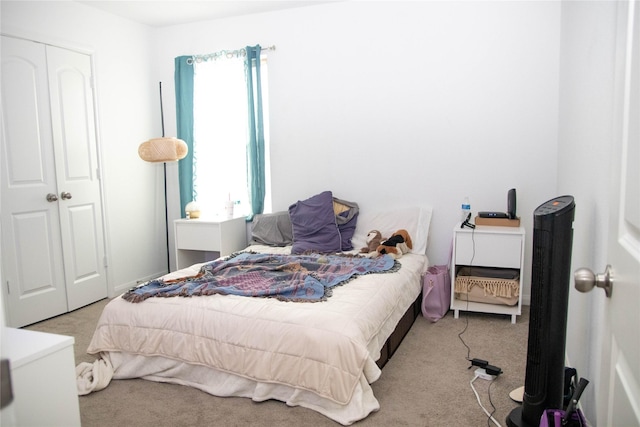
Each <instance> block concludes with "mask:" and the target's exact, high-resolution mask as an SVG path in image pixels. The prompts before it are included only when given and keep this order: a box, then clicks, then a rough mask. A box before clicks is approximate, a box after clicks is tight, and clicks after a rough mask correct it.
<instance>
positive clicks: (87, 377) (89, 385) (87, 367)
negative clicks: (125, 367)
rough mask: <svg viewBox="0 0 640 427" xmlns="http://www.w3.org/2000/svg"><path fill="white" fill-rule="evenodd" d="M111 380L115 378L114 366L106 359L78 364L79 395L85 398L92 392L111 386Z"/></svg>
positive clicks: (77, 381)
mask: <svg viewBox="0 0 640 427" xmlns="http://www.w3.org/2000/svg"><path fill="white" fill-rule="evenodd" d="M111 378H113V366H111V362H109V361H108V360H106V359H98V360H96V361H95V362H93V363H89V362H83V363H80V364H78V366H76V384H77V386H78V395H80V396H84V395H85V394H89V393H91V392H92V391H99V390H102V389H103V388H105V387H106V386H108V385H109V383H110V382H111Z"/></svg>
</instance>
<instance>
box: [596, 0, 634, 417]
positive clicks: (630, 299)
mask: <svg viewBox="0 0 640 427" xmlns="http://www.w3.org/2000/svg"><path fill="white" fill-rule="evenodd" d="M618 5H619V7H620V8H621V10H620V20H619V22H618V25H619V28H621V29H622V30H621V31H620V32H619V34H621V35H623V36H624V37H621V38H620V46H619V48H620V49H619V51H618V54H619V55H618V57H617V58H618V59H619V62H618V63H619V65H620V68H619V69H618V71H620V72H619V73H618V76H619V77H620V80H619V83H618V85H617V87H616V98H615V99H616V102H617V103H618V105H617V106H616V108H618V110H617V113H616V123H615V126H616V129H615V132H614V133H615V134H616V138H615V141H614V147H615V149H614V153H613V157H612V158H613V163H612V171H613V174H614V179H613V180H614V184H613V186H612V194H611V219H610V226H609V245H608V246H609V252H608V258H609V263H610V264H611V268H612V276H613V288H612V294H611V298H610V299H607V304H608V307H607V308H606V310H607V312H608V319H607V320H608V322H607V324H606V325H605V327H604V329H605V334H604V337H605V338H604V342H605V348H604V357H603V360H604V361H605V363H606V362H607V361H608V362H609V365H610V369H608V370H607V369H603V377H602V381H601V382H600V384H597V385H596V386H597V387H598V389H597V392H598V394H597V396H599V398H598V399H597V400H598V425H599V426H612V427H617V426H621V427H633V426H640V4H639V3H638V2H637V1H630V2H619V3H618ZM602 268H603V269H604V266H603V267H602ZM594 292H595V291H594ZM597 292H600V291H599V290H598V291H597Z"/></svg>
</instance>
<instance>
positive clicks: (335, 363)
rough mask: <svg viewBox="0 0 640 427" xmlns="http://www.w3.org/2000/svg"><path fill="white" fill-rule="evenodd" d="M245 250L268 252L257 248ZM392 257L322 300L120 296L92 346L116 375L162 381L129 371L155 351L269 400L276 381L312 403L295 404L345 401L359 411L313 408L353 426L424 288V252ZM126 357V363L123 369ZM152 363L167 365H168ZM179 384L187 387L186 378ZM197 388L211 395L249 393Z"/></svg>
mask: <svg viewBox="0 0 640 427" xmlns="http://www.w3.org/2000/svg"><path fill="white" fill-rule="evenodd" d="M250 249H252V250H258V251H271V252H273V251H274V248H266V247H255V246H254V247H251V248H250ZM287 249H288V248H284V249H279V250H278V251H287ZM398 261H399V262H400V263H401V264H402V268H400V270H399V271H398V272H397V273H384V274H368V275H365V276H361V277H359V278H357V279H356V280H352V281H351V282H349V283H347V284H345V285H343V286H339V287H337V288H335V289H334V291H333V296H332V297H330V298H328V300H327V301H325V302H316V303H295V302H283V301H279V300H276V299H270V298H251V297H243V296H234V295H224V296H223V295H213V296H207V297H191V298H182V297H173V298H149V299H147V300H145V301H144V302H142V303H137V304H133V303H130V302H127V301H125V300H123V299H122V298H116V299H114V300H113V301H111V302H110V303H109V304H108V305H107V306H106V307H105V309H104V312H103V314H102V316H101V318H100V320H99V322H98V325H97V328H96V331H95V333H94V336H93V339H92V341H91V343H90V345H89V349H88V352H89V353H91V354H98V353H102V356H103V357H106V358H109V360H110V363H112V364H113V368H114V378H123V377H124V378H131V377H136V376H143V377H149V379H156V380H158V379H157V378H153V377H154V373H153V372H148V371H145V372H136V371H137V370H138V368H135V369H132V368H131V366H143V365H144V364H143V363H140V362H141V360H140V358H139V357H137V356H138V355H142V356H145V357H151V358H152V359H153V358H155V357H159V358H160V359H161V360H162V361H163V363H164V364H166V363H167V361H169V363H172V362H171V361H174V362H175V364H174V367H175V369H176V371H177V370H178V368H177V366H179V367H180V369H185V367H192V368H193V369H194V370H196V371H197V370H198V369H203V368H205V369H206V370H208V371H210V370H211V369H213V370H214V371H216V372H220V373H221V374H224V373H226V374H232V375H233V376H237V377H240V378H242V379H245V380H249V381H251V382H252V383H253V384H262V385H269V386H272V389H273V390H276V391H273V392H272V393H271V395H268V396H265V398H276V399H280V400H285V401H287V399H285V398H283V397H282V387H280V386H284V388H285V389H291V390H294V391H297V392H301V393H303V395H309V396H312V397H313V399H312V400H314V403H313V404H305V402H304V400H305V399H302V401H298V402H295V404H300V405H302V406H307V407H312V409H315V410H319V409H318V408H317V407H314V406H318V403H317V402H325V403H326V406H327V407H328V408H338V411H337V412H341V410H340V408H341V407H345V408H348V407H350V405H357V406H360V407H362V409H358V410H357V411H356V413H355V414H354V413H353V411H351V410H349V411H347V412H348V413H349V415H348V416H346V418H344V417H343V416H342V415H334V412H335V411H333V410H325V411H323V410H321V409H322V408H320V410H319V411H320V412H322V413H324V414H325V415H327V416H329V417H331V418H334V419H335V420H336V421H338V422H341V423H343V424H350V423H352V422H354V421H356V420H357V419H360V418H364V417H366V415H368V413H369V412H371V410H376V409H377V407H375V405H374V406H372V405H370V404H368V405H363V404H362V403H360V402H359V401H360V400H361V399H362V398H363V397H362V395H363V394H364V395H368V394H370V398H372V397H373V394H372V392H371V390H370V386H369V384H370V383H372V382H374V381H375V380H377V379H378V377H379V376H380V373H381V371H380V369H379V368H378V366H377V365H376V363H375V361H376V360H377V359H378V358H379V357H380V349H381V347H382V346H383V344H384V342H385V341H386V339H387V338H388V336H389V335H390V334H391V332H392V331H393V329H394V328H395V326H396V324H397V322H398V321H399V319H400V318H401V316H402V315H403V314H404V312H405V311H406V310H407V308H408V307H409V306H410V305H411V303H412V302H413V301H414V300H415V299H416V297H417V296H418V294H419V293H420V278H421V275H422V274H423V273H424V271H425V270H426V268H427V258H426V256H424V255H417V254H407V255H404V256H403V257H402V258H400V259H399V260H398ZM198 269H199V265H195V266H192V267H190V268H189V269H186V270H181V271H179V272H176V273H172V274H170V275H169V276H171V277H180V276H185V275H190V274H194V273H195V272H197V270H198ZM124 355H126V356H127V357H124ZM125 361H127V362H128V363H131V364H132V365H131V366H129V367H127V366H125V365H124V364H125ZM158 369H162V370H166V369H167V366H162V367H161V368H160V367H159V368H158ZM121 371H122V372H123V373H124V374H123V375H120V372H121ZM183 374H184V372H183V373H182V374H176V376H177V377H180V376H183ZM199 375H200V374H199ZM184 376H186V377H189V374H184ZM183 379H184V378H183ZM164 380H166V379H164ZM185 381H186V383H187V384H189V380H188V379H186V380H185ZM176 382H181V381H176ZM181 383H182V382H181ZM274 387H275V388H274ZM200 388H203V389H205V390H207V391H210V392H212V391H213V392H214V394H224V395H229V394H233V395H248V394H249V395H250V394H251V393H245V392H243V393H242V394H241V393H235V392H233V391H231V392H229V394H228V393H227V391H225V390H220V388H219V387H218V388H214V389H213V390H208V389H206V387H200ZM253 392H254V393H255V392H256V390H254V391H253ZM273 394H275V396H274V395H273ZM253 397H254V398H255V396H253ZM374 400H375V398H374ZM288 403H289V404H291V403H290V402H288ZM376 404H377V402H376ZM323 405H324V404H323V403H321V405H320V406H323ZM359 412H366V413H359Z"/></svg>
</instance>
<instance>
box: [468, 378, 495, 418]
mask: <svg viewBox="0 0 640 427" xmlns="http://www.w3.org/2000/svg"><path fill="white" fill-rule="evenodd" d="M478 378H480V375H475V376H474V377H473V379H472V380H471V381H470V382H469V385H470V386H471V390H473V394H475V395H476V400H477V401H478V405H480V408H482V410H483V411H484V413H485V414H486V415H487V417H488V418H487V425H488V426H490V425H491V424H489V420H491V421H493V423H494V424H495V425H496V427H502V426H501V425H500V423H499V422H498V421H496V419H495V418H494V417H493V413H494V412H495V411H496V407H495V406H494V405H493V402H491V393H489V402H491V407H492V408H493V410H492V411H491V412H489V411H488V410H487V408H485V407H484V405H483V404H482V401H481V400H480V396H479V395H478V392H477V391H476V388H475V387H474V385H473V383H474V381H475V380H477V379H478ZM493 381H494V380H491V382H492V383H493ZM489 391H491V383H490V384H489Z"/></svg>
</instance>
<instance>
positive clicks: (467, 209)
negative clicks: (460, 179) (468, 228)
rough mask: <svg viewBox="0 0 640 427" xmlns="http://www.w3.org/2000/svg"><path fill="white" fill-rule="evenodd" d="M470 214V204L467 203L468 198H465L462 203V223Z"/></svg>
mask: <svg viewBox="0 0 640 427" xmlns="http://www.w3.org/2000/svg"><path fill="white" fill-rule="evenodd" d="M470 213H471V203H470V202H469V197H465V198H464V200H463V201H462V219H461V221H464V220H465V219H467V216H469V214H470Z"/></svg>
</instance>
